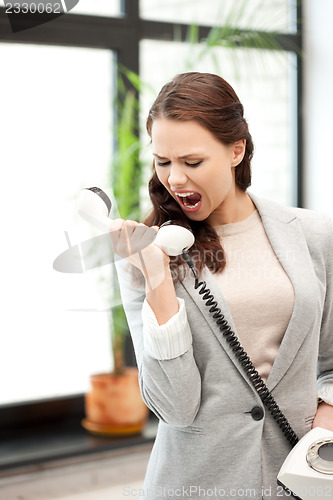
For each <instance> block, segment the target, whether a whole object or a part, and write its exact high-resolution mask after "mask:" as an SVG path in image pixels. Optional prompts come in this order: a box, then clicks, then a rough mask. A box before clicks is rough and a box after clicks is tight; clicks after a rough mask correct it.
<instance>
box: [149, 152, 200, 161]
mask: <svg viewBox="0 0 333 500" xmlns="http://www.w3.org/2000/svg"><path fill="white" fill-rule="evenodd" d="M153 156H155V157H156V158H158V159H159V160H166V159H167V157H166V156H160V155H158V154H157V153H153ZM197 156H205V155H204V154H203V153H199V152H197V153H188V154H185V155H181V156H177V160H184V158H193V157H197Z"/></svg>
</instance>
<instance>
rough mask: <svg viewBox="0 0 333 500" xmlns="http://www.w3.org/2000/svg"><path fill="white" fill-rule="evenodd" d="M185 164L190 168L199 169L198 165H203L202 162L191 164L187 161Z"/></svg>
mask: <svg viewBox="0 0 333 500" xmlns="http://www.w3.org/2000/svg"><path fill="white" fill-rule="evenodd" d="M185 163H186V165H187V166H189V167H197V166H198V165H200V163H202V160H199V161H196V162H195V163H190V162H188V161H186V162H185Z"/></svg>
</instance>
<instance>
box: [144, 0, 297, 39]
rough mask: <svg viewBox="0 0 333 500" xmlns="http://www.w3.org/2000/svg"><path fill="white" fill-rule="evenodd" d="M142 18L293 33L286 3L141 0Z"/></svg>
mask: <svg viewBox="0 0 333 500" xmlns="http://www.w3.org/2000/svg"><path fill="white" fill-rule="evenodd" d="M140 14H141V16H142V17H143V18H144V19H150V20H155V21H156V20H159V21H168V22H175V23H185V24H200V25H206V26H214V25H220V24H222V23H225V22H228V23H231V24H233V25H236V26H238V27H239V28H247V29H259V30H263V31H278V32H282V33H283V32H295V31H296V22H295V21H296V7H295V3H294V2H290V0H250V1H249V0H223V2H221V0H206V2H202V0H160V1H159V2H156V1H155V0H141V1H140Z"/></svg>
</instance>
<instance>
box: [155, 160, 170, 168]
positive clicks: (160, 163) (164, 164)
mask: <svg viewBox="0 0 333 500" xmlns="http://www.w3.org/2000/svg"><path fill="white" fill-rule="evenodd" d="M156 163H157V165H158V166H159V167H166V166H167V165H170V161H164V162H163V161H157V162H156Z"/></svg>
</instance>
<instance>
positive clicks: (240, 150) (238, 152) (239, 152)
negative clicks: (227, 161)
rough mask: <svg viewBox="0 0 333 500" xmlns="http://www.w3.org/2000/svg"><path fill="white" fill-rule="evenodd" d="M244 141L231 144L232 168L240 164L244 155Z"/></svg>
mask: <svg viewBox="0 0 333 500" xmlns="http://www.w3.org/2000/svg"><path fill="white" fill-rule="evenodd" d="M245 147H246V140H245V139H240V140H239V141H236V142H234V144H233V147H232V148H233V149H232V152H233V157H232V163H231V166H232V167H237V165H239V164H240V162H241V161H242V159H243V158H244V155H245Z"/></svg>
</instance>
